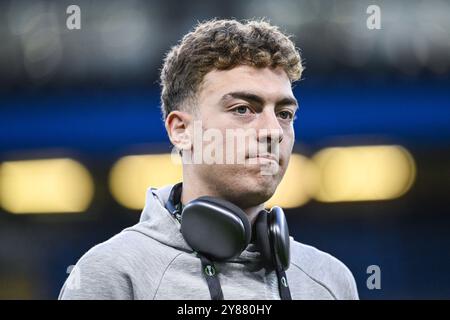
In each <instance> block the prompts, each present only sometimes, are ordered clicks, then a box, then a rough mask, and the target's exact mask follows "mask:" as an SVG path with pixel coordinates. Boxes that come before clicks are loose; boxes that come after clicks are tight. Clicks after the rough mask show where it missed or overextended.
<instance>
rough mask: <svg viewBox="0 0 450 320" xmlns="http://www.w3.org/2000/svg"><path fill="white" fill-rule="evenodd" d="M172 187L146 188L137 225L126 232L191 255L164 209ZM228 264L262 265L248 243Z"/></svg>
mask: <svg viewBox="0 0 450 320" xmlns="http://www.w3.org/2000/svg"><path fill="white" fill-rule="evenodd" d="M172 187H173V185H167V186H165V187H162V188H160V189H156V188H148V189H147V193H146V199H145V206H144V209H143V211H142V214H141V217H140V220H139V223H138V224H136V225H134V226H133V227H130V228H128V229H126V230H130V231H136V232H139V233H141V234H143V235H145V236H147V237H149V238H152V239H154V240H156V241H158V242H160V243H162V244H165V245H167V246H170V247H172V248H175V249H177V250H180V251H185V252H187V253H193V252H194V250H193V249H192V248H191V247H190V246H189V244H188V243H187V242H186V241H185V240H184V238H183V235H182V234H181V231H180V228H181V224H180V223H179V222H178V221H177V220H176V219H175V217H173V216H172V214H171V213H170V212H169V211H168V210H167V209H166V203H167V201H168V199H169V195H170V191H171V190H172ZM228 262H237V263H249V262H253V263H256V264H259V263H262V259H261V254H260V253H259V251H258V250H257V247H256V245H255V244H253V243H250V244H249V245H248V246H247V248H246V249H245V250H244V251H243V252H242V253H241V254H240V255H239V256H238V257H236V258H234V259H230V260H228Z"/></svg>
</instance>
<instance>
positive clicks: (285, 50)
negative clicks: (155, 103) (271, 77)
mask: <svg viewBox="0 0 450 320" xmlns="http://www.w3.org/2000/svg"><path fill="white" fill-rule="evenodd" d="M238 65H249V66H254V67H257V68H263V67H271V68H276V67H282V68H283V69H284V70H285V72H286V74H287V75H288V77H289V79H290V81H291V83H292V82H294V81H297V80H299V79H300V77H301V75H302V71H303V66H302V61H301V57H300V53H299V51H298V50H297V49H296V47H295V45H294V43H293V42H292V41H291V39H290V36H288V35H286V34H284V33H282V32H281V31H280V30H279V28H278V27H276V26H273V25H271V24H269V23H268V22H266V21H265V20H264V19H261V20H247V21H244V22H243V23H242V22H239V21H237V20H217V19H213V20H208V21H205V22H202V23H199V24H198V25H197V26H196V27H195V29H194V30H193V31H191V32H189V33H188V34H186V35H185V36H184V37H183V39H182V40H181V41H180V43H179V44H178V45H176V46H174V47H172V48H171V49H170V51H169V52H168V53H167V55H166V57H165V59H164V64H163V67H162V69H161V76H160V84H161V109H162V113H163V117H164V119H165V118H166V117H167V115H168V114H169V113H170V112H171V111H173V110H183V109H184V108H185V106H190V105H192V102H193V101H195V97H196V93H197V91H198V90H199V87H200V85H201V83H202V80H203V78H204V76H205V75H206V74H207V73H208V72H210V71H212V70H213V69H218V70H227V69H232V68H234V67H236V66H238ZM187 101H189V102H190V103H186V102H187Z"/></svg>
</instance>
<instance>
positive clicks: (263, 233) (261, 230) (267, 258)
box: [254, 210, 274, 271]
mask: <svg viewBox="0 0 450 320" xmlns="http://www.w3.org/2000/svg"><path fill="white" fill-rule="evenodd" d="M268 215H269V213H268V212H267V211H266V210H263V211H261V212H260V213H259V214H258V217H257V218H256V220H255V222H254V231H255V240H256V246H257V247H258V250H259V252H260V253H261V255H262V259H263V261H264V265H265V268H266V269H268V270H269V271H270V270H273V269H274V265H273V255H272V247H271V245H270V238H269V225H268V223H269V221H268V220H269V217H268Z"/></svg>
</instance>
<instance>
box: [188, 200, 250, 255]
mask: <svg viewBox="0 0 450 320" xmlns="http://www.w3.org/2000/svg"><path fill="white" fill-rule="evenodd" d="M180 231H181V233H182V235H183V237H184V239H185V240H186V242H187V243H188V244H189V245H190V246H191V248H192V249H193V250H194V251H197V252H199V253H201V254H204V255H205V256H207V257H208V258H211V259H212V260H218V261H224V260H228V259H231V258H234V257H236V256H238V255H239V254H241V252H242V251H243V250H244V249H245V248H246V247H247V246H248V244H249V243H250V239H251V226H250V222H249V220H248V218H247V216H246V214H245V213H244V212H243V211H242V210H241V209H240V208H238V207H237V206H235V205H234V204H232V203H231V202H228V201H225V200H222V199H218V198H213V197H206V196H205V197H200V198H198V199H196V200H193V201H191V202H189V203H188V204H187V205H186V206H185V207H184V209H183V213H182V218H181V230H180Z"/></svg>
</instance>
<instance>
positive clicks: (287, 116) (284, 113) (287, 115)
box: [278, 111, 294, 120]
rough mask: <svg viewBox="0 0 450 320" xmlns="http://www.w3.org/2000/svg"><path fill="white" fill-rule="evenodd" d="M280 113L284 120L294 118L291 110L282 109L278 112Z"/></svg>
mask: <svg viewBox="0 0 450 320" xmlns="http://www.w3.org/2000/svg"><path fill="white" fill-rule="evenodd" d="M278 115H279V117H280V118H281V119H283V120H287V119H292V118H294V115H293V114H292V112H289V111H281V112H279V113H278Z"/></svg>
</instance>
